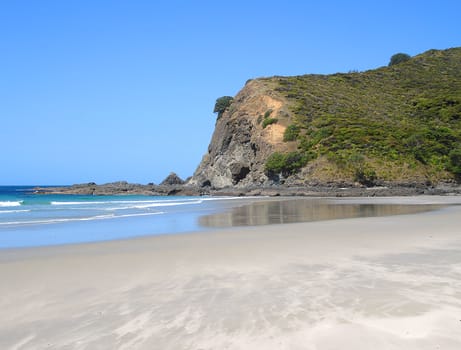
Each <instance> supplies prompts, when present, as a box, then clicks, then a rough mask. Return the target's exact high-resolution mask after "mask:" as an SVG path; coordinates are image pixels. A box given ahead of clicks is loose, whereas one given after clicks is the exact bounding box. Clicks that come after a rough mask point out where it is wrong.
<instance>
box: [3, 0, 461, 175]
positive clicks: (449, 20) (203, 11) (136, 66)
mask: <svg viewBox="0 0 461 350" xmlns="http://www.w3.org/2000/svg"><path fill="white" fill-rule="evenodd" d="M460 13H461V1H459V0H452V1H448V0H438V1H421V0H420V1H413V0H401V1H397V0H394V1H392V0H386V1H328V0H325V1H301V0H300V1H290V0H284V1H270V0H265V1H251V0H247V1H240V0H237V1H224V2H221V1H200V0H197V1H177V0H170V1H154V0H151V1H148V0H144V1H141V0H129V1H115V0H114V1H99V0H91V1H86V0H78V1H77V0H65V1H63V0H55V1H48V0H40V1H37V0H24V1H6V0H5V1H2V0H0V118H1V119H0V120H1V137H0V147H1V171H0V184H72V183H80V182H89V181H95V182H97V183H105V182H111V181H116V180H127V181H130V182H138V183H148V182H155V183H159V182H160V181H161V180H163V178H165V177H166V176H167V175H168V173H169V172H170V171H175V172H177V173H178V174H179V175H180V176H181V177H183V178H185V177H187V176H190V175H192V173H193V172H194V170H195V168H196V166H197V165H198V163H199V162H200V160H201V158H202V156H203V154H205V152H206V150H207V147H208V144H209V141H210V139H211V134H212V132H213V129H214V123H215V119H216V116H215V115H214V114H213V113H212V111H213V107H214V103H215V101H216V98H217V97H220V96H223V95H235V94H236V93H237V92H238V91H239V90H240V89H241V88H242V87H243V85H244V84H245V81H246V80H247V79H249V78H255V77H261V76H272V75H298V74H306V73H335V72H347V71H349V70H354V69H356V70H367V69H372V68H377V67H380V66H384V65H387V63H388V62H389V58H390V56H391V55H392V54H394V53H397V52H406V53H408V54H410V55H415V54H419V53H422V52H424V51H426V50H428V49H432V48H435V49H445V48H449V47H455V46H461V21H460Z"/></svg>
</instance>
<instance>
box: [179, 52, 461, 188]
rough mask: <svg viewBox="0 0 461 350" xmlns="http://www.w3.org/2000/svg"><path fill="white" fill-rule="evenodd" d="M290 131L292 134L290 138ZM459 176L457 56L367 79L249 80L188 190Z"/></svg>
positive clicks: (362, 75)
mask: <svg viewBox="0 0 461 350" xmlns="http://www.w3.org/2000/svg"><path fill="white" fill-rule="evenodd" d="M287 129H288V130H287ZM460 178H461V48H454V49H449V50H443V51H439V50H430V51H428V52H426V53H423V54H421V55H418V56H415V57H412V58H411V59H409V60H408V61H405V62H402V63H399V64H396V65H392V66H385V67H381V68H378V69H375V70H370V71H366V72H350V73H344V74H342V73H338V74H332V75H303V76H296V77H272V78H261V79H255V80H250V81H248V82H247V83H246V85H245V86H244V88H243V89H242V90H241V91H240V92H239V93H238V94H237V95H236V96H235V98H234V99H233V101H232V103H231V104H230V105H229V106H228V108H227V109H226V110H225V111H224V112H223V113H221V114H220V115H219V117H218V119H217V121H216V127H215V131H214V133H213V136H212V139H211V142H210V145H209V147H208V152H207V153H206V154H205V156H204V157H203V159H202V161H201V163H200V165H199V166H198V168H197V170H196V171H195V173H194V175H193V176H192V178H191V179H190V180H189V182H188V184H189V185H192V186H198V187H211V188H218V189H219V188H229V187H232V188H250V187H255V186H256V187H257V186H270V185H273V184H285V185H292V186H311V185H313V184H314V185H315V184H325V183H330V184H331V183H336V184H340V185H352V186H354V185H360V186H376V185H382V184H391V183H392V184H415V183H418V184H431V183H432V184H436V183H442V182H447V181H448V182H454V181H459V180H460Z"/></svg>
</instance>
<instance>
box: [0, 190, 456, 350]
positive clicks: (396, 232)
mask: <svg viewBox="0 0 461 350" xmlns="http://www.w3.org/2000/svg"><path fill="white" fill-rule="evenodd" d="M421 199H422V198H419V199H418V198H413V199H411V198H408V201H416V202H421ZM431 199H432V200H433V199H435V198H434V197H429V198H428V199H426V200H431ZM447 199H448V198H447V197H440V198H437V200H439V201H446V200H447ZM340 200H341V201H342V200H343V199H340ZM345 200H346V201H365V200H367V201H376V200H379V201H383V200H384V201H387V202H389V201H392V200H396V199H392V198H387V199H363V198H357V199H345ZM449 202H450V203H451V204H455V203H453V202H456V204H460V202H461V198H459V197H450V200H449ZM460 217H461V207H460V206H448V207H445V208H444V209H441V210H436V211H431V212H427V213H420V214H412V215H396V216H382V217H368V218H352V219H343V220H326V221H316V222H308V223H294V224H281V225H267V226H252V227H238V228H230V229H220V230H216V231H207V232H199V233H194V234H175V235H161V236H151V237H141V238H131V239H128V240H118V241H108V242H98V243H87V244H78V245H66V246H53V247H39V248H26V249H16V250H9V251H7V252H6V251H2V252H0V278H2V281H3V283H2V284H1V285H0V296H1V297H0V307H1V308H2V315H1V316H0V347H1V348H2V349H36V348H50V349H59V348H69V349H85V348H104V349H106V348H107V349H109V348H117V349H152V348H161V349H175V350H177V349H196V350H198V349H222V348H228V349H259V348H264V349H274V350H275V349H293V348H296V347H300V348H303V349H312V350H314V349H337V348H344V347H345V348H354V349H369V348H370V347H373V348H375V349H400V348H405V349H415V350H416V349H418V350H419V349H433V348H437V346H439V347H440V348H446V349H456V348H459V347H460V346H461V333H460V332H459V327H460V324H459V314H460V312H461V295H460V294H459V290H460V287H461V282H460V280H461V278H460V277H461V235H460V233H459V218H460Z"/></svg>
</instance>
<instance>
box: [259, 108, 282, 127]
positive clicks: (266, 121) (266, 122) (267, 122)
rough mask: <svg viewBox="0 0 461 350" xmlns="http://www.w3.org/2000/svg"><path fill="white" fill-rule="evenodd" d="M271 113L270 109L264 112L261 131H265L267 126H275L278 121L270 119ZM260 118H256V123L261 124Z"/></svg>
mask: <svg viewBox="0 0 461 350" xmlns="http://www.w3.org/2000/svg"><path fill="white" fill-rule="evenodd" d="M271 113H272V109H269V110H267V111H266V113H264V117H263V118H262V123H263V124H262V126H263V129H265V128H266V127H267V126H268V125H271V124H275V123H277V122H278V121H279V120H278V119H277V118H270V115H271ZM260 118H261V116H260V117H259V118H258V122H261V119H260Z"/></svg>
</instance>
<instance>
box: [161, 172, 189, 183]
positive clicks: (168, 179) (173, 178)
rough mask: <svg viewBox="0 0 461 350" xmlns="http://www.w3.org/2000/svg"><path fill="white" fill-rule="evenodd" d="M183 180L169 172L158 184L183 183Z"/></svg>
mask: <svg viewBox="0 0 461 350" xmlns="http://www.w3.org/2000/svg"><path fill="white" fill-rule="evenodd" d="M184 182H185V181H184V180H183V179H181V178H180V177H179V176H178V175H177V174H176V173H173V172H172V173H170V175H168V176H167V177H166V178H165V180H163V181H162V182H161V183H160V186H172V185H183V184H184Z"/></svg>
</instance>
